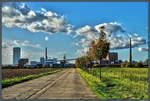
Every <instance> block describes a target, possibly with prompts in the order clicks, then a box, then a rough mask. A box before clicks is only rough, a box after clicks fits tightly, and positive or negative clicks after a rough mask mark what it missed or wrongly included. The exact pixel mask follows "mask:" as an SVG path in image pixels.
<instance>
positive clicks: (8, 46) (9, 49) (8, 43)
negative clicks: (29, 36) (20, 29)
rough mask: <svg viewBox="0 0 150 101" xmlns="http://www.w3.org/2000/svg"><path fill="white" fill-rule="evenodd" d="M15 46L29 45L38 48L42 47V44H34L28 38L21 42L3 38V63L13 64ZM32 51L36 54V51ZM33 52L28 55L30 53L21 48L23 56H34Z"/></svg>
mask: <svg viewBox="0 0 150 101" xmlns="http://www.w3.org/2000/svg"><path fill="white" fill-rule="evenodd" d="M13 47H28V48H36V49H41V48H42V47H41V45H40V44H32V43H31V42H29V41H27V40H25V41H22V42H20V41H19V40H7V39H3V41H2V63H3V64H12V61H13V60H12V59H13V58H12V57H13ZM32 53H33V55H34V52H32ZM32 53H30V55H26V54H29V53H28V51H24V50H21V54H22V56H23V57H25V56H26V57H30V56H32ZM35 53H36V52H35Z"/></svg>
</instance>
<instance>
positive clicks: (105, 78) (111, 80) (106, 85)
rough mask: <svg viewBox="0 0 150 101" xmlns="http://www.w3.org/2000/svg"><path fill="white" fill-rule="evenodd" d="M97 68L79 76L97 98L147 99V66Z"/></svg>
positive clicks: (80, 70) (81, 71)
mask: <svg viewBox="0 0 150 101" xmlns="http://www.w3.org/2000/svg"><path fill="white" fill-rule="evenodd" d="M101 70H102V79H101V80H99V68H90V69H88V70H85V71H86V72H85V71H83V70H82V69H78V71H79V72H80V74H81V76H82V77H83V78H84V79H85V81H86V82H87V83H88V84H89V85H90V86H91V87H92V89H93V91H94V92H95V93H96V94H97V95H98V97H99V99H148V68H102V69H101Z"/></svg>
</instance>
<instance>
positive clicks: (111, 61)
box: [101, 52, 118, 64]
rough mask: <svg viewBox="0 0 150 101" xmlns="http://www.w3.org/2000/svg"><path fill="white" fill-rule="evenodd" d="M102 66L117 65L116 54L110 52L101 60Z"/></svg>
mask: <svg viewBox="0 0 150 101" xmlns="http://www.w3.org/2000/svg"><path fill="white" fill-rule="evenodd" d="M101 63H102V64H116V63H118V53H117V52H110V53H108V55H107V56H106V58H105V59H103V60H102V62H101Z"/></svg>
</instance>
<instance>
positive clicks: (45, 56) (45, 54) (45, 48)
mask: <svg viewBox="0 0 150 101" xmlns="http://www.w3.org/2000/svg"><path fill="white" fill-rule="evenodd" d="M45 58H46V59H47V47H46V48H45Z"/></svg>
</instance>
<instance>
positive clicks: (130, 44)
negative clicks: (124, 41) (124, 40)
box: [129, 38, 132, 63]
mask: <svg viewBox="0 0 150 101" xmlns="http://www.w3.org/2000/svg"><path fill="white" fill-rule="evenodd" d="M129 61H130V63H132V43H131V38H130V59H129Z"/></svg>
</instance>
